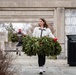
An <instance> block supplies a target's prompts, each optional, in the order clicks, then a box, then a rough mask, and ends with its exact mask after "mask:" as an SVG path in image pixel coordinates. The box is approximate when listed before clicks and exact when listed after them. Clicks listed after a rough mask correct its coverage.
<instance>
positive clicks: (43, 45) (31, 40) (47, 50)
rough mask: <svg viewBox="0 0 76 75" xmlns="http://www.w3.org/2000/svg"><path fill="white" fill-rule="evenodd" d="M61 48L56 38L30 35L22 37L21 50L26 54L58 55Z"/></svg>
mask: <svg viewBox="0 0 76 75" xmlns="http://www.w3.org/2000/svg"><path fill="white" fill-rule="evenodd" d="M61 50H62V48H61V46H60V43H59V42H58V41H57V39H56V38H54V39H53V38H49V37H42V38H36V37H30V36H26V37H23V51H24V52H25V54H27V55H28V56H32V55H36V54H38V55H46V56H49V55H51V56H53V55H59V54H60V53H61Z"/></svg>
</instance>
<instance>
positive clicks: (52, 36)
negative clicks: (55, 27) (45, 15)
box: [48, 28, 55, 38]
mask: <svg viewBox="0 0 76 75" xmlns="http://www.w3.org/2000/svg"><path fill="white" fill-rule="evenodd" d="M48 35H49V37H51V38H55V36H54V35H53V34H52V32H51V30H50V29H49V28H48Z"/></svg>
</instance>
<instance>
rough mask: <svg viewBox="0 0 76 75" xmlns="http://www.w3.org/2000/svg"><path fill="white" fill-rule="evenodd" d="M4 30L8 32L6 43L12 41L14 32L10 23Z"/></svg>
mask: <svg viewBox="0 0 76 75" xmlns="http://www.w3.org/2000/svg"><path fill="white" fill-rule="evenodd" d="M5 29H6V30H7V31H8V41H12V40H11V37H12V36H13V32H14V31H15V29H14V28H13V25H12V23H10V25H8V26H6V27H5Z"/></svg>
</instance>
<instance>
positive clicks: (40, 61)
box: [38, 55, 45, 74]
mask: <svg viewBox="0 0 76 75" xmlns="http://www.w3.org/2000/svg"><path fill="white" fill-rule="evenodd" d="M38 65H39V68H40V74H42V73H43V66H44V65H45V55H44V56H43V55H38Z"/></svg>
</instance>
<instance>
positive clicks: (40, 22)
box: [39, 19, 44, 27]
mask: <svg viewBox="0 0 76 75" xmlns="http://www.w3.org/2000/svg"><path fill="white" fill-rule="evenodd" d="M39 25H40V27H41V26H43V25H44V22H43V21H42V20H41V19H40V20H39Z"/></svg>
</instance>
